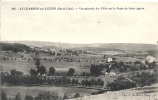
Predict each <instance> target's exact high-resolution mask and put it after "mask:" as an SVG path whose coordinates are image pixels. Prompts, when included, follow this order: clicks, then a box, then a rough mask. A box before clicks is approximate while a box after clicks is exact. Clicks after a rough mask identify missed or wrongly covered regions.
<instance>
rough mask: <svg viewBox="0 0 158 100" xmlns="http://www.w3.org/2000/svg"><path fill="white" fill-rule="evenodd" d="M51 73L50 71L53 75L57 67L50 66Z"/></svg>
mask: <svg viewBox="0 0 158 100" xmlns="http://www.w3.org/2000/svg"><path fill="white" fill-rule="evenodd" d="M49 73H50V74H51V75H54V73H55V68H54V67H50V68H49Z"/></svg>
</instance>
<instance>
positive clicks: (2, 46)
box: [0, 42, 30, 52]
mask: <svg viewBox="0 0 158 100" xmlns="http://www.w3.org/2000/svg"><path fill="white" fill-rule="evenodd" d="M29 49H30V47H29V46H27V45H25V44H19V43H13V44H12V43H1V42H0V51H13V52H23V51H25V50H29Z"/></svg>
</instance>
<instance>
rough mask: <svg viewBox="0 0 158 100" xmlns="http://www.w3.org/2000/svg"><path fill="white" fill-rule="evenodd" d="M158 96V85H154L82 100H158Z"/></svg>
mask: <svg viewBox="0 0 158 100" xmlns="http://www.w3.org/2000/svg"><path fill="white" fill-rule="evenodd" d="M157 94H158V84H153V85H151V86H145V87H137V88H133V89H126V90H120V91H114V92H107V93H103V94H99V95H91V96H84V97H82V98H81V100H158V95H157ZM73 100H74V99H73ZM76 100H77V99H76Z"/></svg>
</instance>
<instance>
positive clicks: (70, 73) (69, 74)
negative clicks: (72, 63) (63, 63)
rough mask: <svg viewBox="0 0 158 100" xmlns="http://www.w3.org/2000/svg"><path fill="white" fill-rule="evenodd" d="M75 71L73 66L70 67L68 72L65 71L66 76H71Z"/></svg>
mask: <svg viewBox="0 0 158 100" xmlns="http://www.w3.org/2000/svg"><path fill="white" fill-rule="evenodd" d="M74 73H75V70H74V69H73V68H70V69H69V70H68V72H67V73H66V75H67V76H72V75H73V74H74Z"/></svg>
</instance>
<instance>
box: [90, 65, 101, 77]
mask: <svg viewBox="0 0 158 100" xmlns="http://www.w3.org/2000/svg"><path fill="white" fill-rule="evenodd" d="M101 66H102V65H91V68H90V72H91V75H93V76H99V75H101V69H102V68H101Z"/></svg>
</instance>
